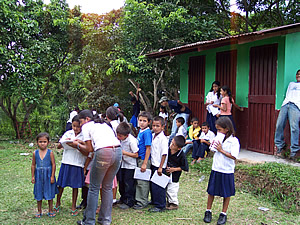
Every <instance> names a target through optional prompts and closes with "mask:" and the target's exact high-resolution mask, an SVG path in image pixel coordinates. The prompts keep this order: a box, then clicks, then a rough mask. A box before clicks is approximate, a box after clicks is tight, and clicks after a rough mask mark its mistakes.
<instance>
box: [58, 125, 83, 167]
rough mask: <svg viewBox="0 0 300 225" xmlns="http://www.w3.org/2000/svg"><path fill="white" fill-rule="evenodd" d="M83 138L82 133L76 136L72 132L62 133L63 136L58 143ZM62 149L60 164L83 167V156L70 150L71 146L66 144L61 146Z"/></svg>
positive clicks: (75, 150) (76, 150) (74, 150)
mask: <svg viewBox="0 0 300 225" xmlns="http://www.w3.org/2000/svg"><path fill="white" fill-rule="evenodd" d="M82 138H83V136H82V133H79V134H78V135H77V136H75V132H74V130H68V131H66V132H65V133H64V135H63V136H62V137H61V139H60V140H59V142H60V143H62V142H64V141H65V140H67V139H70V140H75V139H79V140H82ZM62 145H63V147H64V153H63V157H62V160H61V162H62V163H63V164H68V165H73V166H79V167H82V168H83V167H84V163H85V160H86V156H84V155H83V154H82V153H81V152H80V151H79V150H78V149H76V148H72V147H71V146H69V145H67V144H62Z"/></svg>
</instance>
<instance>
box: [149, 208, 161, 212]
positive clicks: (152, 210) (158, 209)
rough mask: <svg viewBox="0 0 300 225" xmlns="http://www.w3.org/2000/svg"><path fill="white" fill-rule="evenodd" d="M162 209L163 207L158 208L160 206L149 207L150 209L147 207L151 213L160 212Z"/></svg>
mask: <svg viewBox="0 0 300 225" xmlns="http://www.w3.org/2000/svg"><path fill="white" fill-rule="evenodd" d="M162 211H164V209H160V208H156V207H154V208H151V209H148V212H151V213H156V212H162Z"/></svg>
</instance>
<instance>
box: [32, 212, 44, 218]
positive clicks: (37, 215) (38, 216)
mask: <svg viewBox="0 0 300 225" xmlns="http://www.w3.org/2000/svg"><path fill="white" fill-rule="evenodd" d="M42 215H43V214H42V213H37V214H35V216H34V218H36V219H40V218H41V217H42Z"/></svg>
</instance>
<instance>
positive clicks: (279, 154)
mask: <svg viewBox="0 0 300 225" xmlns="http://www.w3.org/2000/svg"><path fill="white" fill-rule="evenodd" d="M286 148H287V145H286V144H284V146H283V147H282V148H278V147H277V146H276V145H275V155H276V156H277V157H278V158H284V155H283V153H284V152H285V150H286Z"/></svg>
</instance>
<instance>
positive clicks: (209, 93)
mask: <svg viewBox="0 0 300 225" xmlns="http://www.w3.org/2000/svg"><path fill="white" fill-rule="evenodd" d="M210 95H211V92H208V94H207V95H206V103H210V102H211V96H210Z"/></svg>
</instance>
